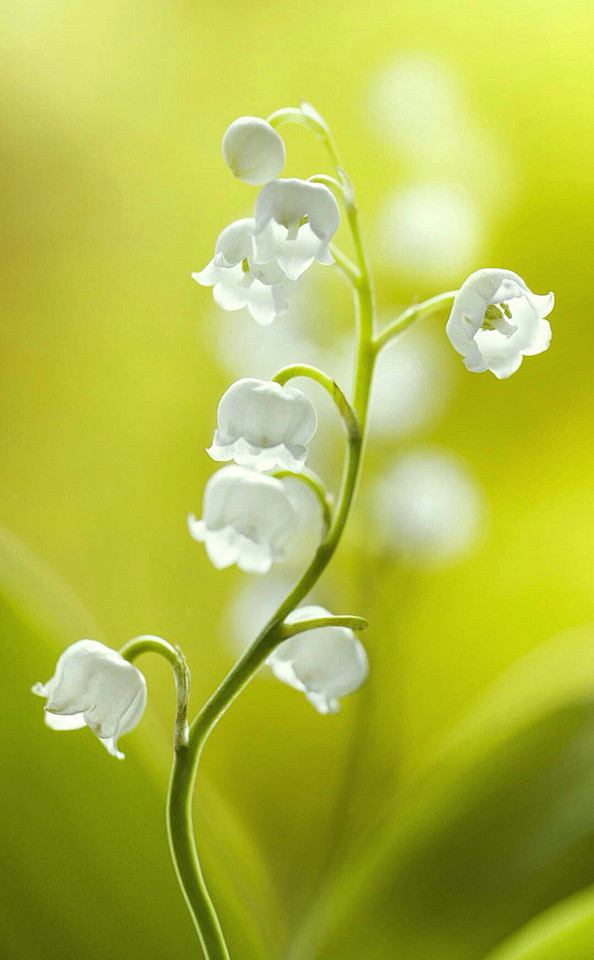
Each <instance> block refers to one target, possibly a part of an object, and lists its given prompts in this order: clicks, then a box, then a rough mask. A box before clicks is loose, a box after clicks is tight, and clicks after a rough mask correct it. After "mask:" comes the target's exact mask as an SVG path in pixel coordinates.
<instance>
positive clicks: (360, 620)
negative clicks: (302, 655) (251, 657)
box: [282, 616, 369, 640]
mask: <svg viewBox="0 0 594 960" xmlns="http://www.w3.org/2000/svg"><path fill="white" fill-rule="evenodd" d="M368 626H369V620H366V619H365V618H364V617H349V616H344V617H342V616H339V617H312V618H311V620H298V621H296V622H295V623H285V624H283V629H282V638H283V640H288V639H289V637H296V636H297V634H299V633H306V632H307V630H319V629H320V628H321V627H348V629H349V630H365V629H366V628H367V627H368Z"/></svg>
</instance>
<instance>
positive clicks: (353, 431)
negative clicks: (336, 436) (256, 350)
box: [271, 363, 361, 440]
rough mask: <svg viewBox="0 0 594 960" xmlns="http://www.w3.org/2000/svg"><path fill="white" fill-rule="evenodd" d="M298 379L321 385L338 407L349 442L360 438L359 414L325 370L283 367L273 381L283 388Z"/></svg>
mask: <svg viewBox="0 0 594 960" xmlns="http://www.w3.org/2000/svg"><path fill="white" fill-rule="evenodd" d="M296 377H307V379H308V380H313V381H314V382H315V383H319V385H320V386H321V387H322V388H323V389H324V390H325V391H326V393H328V394H329V395H330V397H331V398H332V400H333V402H334V404H335V405H336V408H337V410H338V412H339V414H340V416H341V417H342V419H343V422H344V426H345V429H346V432H347V437H348V438H349V440H350V439H352V438H353V439H357V438H359V437H360V435H361V428H360V426H359V421H358V418H357V414H356V413H355V411H354V410H353V408H352V407H351V405H350V403H349V401H348V400H347V398H346V397H345V395H344V393H343V392H342V390H341V389H340V387H339V386H338V384H337V383H336V380H333V379H332V377H329V376H328V374H327V373H324V372H323V370H318V368H317V367H312V366H310V365H309V364H308V363H292V364H291V365H290V366H289V367H283V368H282V370H279V371H278V373H275V375H274V376H273V377H272V378H271V379H272V380H273V381H274V382H275V383H280V384H281V386H284V384H285V383H288V381H289V380H294V379H295V378H296Z"/></svg>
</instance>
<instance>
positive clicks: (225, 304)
mask: <svg viewBox="0 0 594 960" xmlns="http://www.w3.org/2000/svg"><path fill="white" fill-rule="evenodd" d="M253 238H254V221H253V220H252V219H250V218H249V217H247V218H245V219H244V220H236V221H235V222H234V223H231V224H229V226H228V227H225V229H224V230H223V231H222V233H221V234H219V237H218V239H217V242H216V245H215V255H214V257H213V259H212V260H211V261H210V263H208V264H207V265H206V267H204V269H203V270H200V271H198V272H196V273H193V274H192V279H193V280H195V281H196V283H199V284H200V285H201V286H203V287H212V288H213V291H212V294H213V299H214V301H215V303H216V304H218V306H219V307H221V308H222V309H223V310H228V311H233V310H242V309H243V308H244V307H245V308H247V310H248V312H249V314H250V316H251V317H252V318H253V319H254V320H255V321H256V322H257V323H260V324H262V325H263V326H266V325H267V324H270V323H272V322H273V320H276V318H277V317H280V316H282V315H283V313H286V311H287V310H288V308H289V297H290V295H291V294H292V292H293V291H294V289H295V287H296V284H295V283H293V282H291V281H290V280H287V278H286V276H285V274H284V273H283V272H282V270H281V269H280V267H278V265H277V264H276V263H269V264H259V265H257V264H255V263H254V261H253V256H252V255H253Z"/></svg>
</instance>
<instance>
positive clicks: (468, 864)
mask: <svg viewBox="0 0 594 960" xmlns="http://www.w3.org/2000/svg"><path fill="white" fill-rule="evenodd" d="M593 811H594V631H593V630H592V629H588V630H582V631H576V632H574V633H573V634H571V635H569V636H564V637H561V638H558V639H556V640H554V641H551V642H550V643H548V644H545V645H543V646H542V647H541V648H539V649H537V650H536V651H535V652H534V653H533V654H531V655H530V656H529V657H527V658H526V659H524V660H523V661H522V662H520V663H519V664H518V665H516V667H515V668H514V669H512V670H511V671H510V672H509V673H508V674H507V675H506V676H505V677H504V679H503V680H502V681H501V682H500V683H499V684H498V685H497V686H496V688H495V689H494V690H493V691H492V693H491V695H490V696H489V697H488V698H487V699H486V700H485V702H483V704H482V705H481V706H480V707H479V708H478V709H477V710H476V711H475V712H474V714H473V715H472V716H471V717H470V718H469V719H468V721H467V722H466V723H465V724H463V726H462V727H461V728H460V729H459V730H458V731H457V732H456V733H455V734H454V735H453V736H451V737H450V738H449V740H448V742H447V743H446V744H444V746H443V749H442V750H441V751H440V754H439V756H438V757H437V759H436V760H435V762H434V763H433V765H432V767H431V768H430V769H429V770H427V771H426V773H425V774H424V775H423V776H421V777H420V778H418V779H417V780H416V781H415V782H414V783H412V784H410V785H409V787H408V788H407V789H405V790H404V792H403V795H402V796H401V797H400V798H399V799H395V801H394V804H393V808H392V812H391V815H390V818H389V821H388V822H387V823H386V824H384V826H383V827H382V829H381V830H380V831H379V832H377V833H376V834H375V835H373V836H367V837H365V838H364V842H362V843H361V844H360V846H359V847H358V848H357V849H356V850H353V852H352V854H351V855H350V858H349V860H348V862H347V863H346V865H345V866H344V867H343V869H342V871H341V874H340V876H339V877H336V878H335V879H334V881H333V882H332V883H331V884H330V885H329V887H328V888H327V889H326V890H325V892H324V893H323V894H322V895H320V897H319V898H318V900H317V902H316V904H315V905H314V907H313V909H312V911H311V912H310V914H309V916H308V917H307V918H306V920H305V922H304V925H303V928H302V930H301V932H300V933H299V935H298V936H297V937H296V939H295V942H294V945H293V950H292V953H291V954H290V956H291V958H299V960H303V958H305V957H308V958H313V957H324V958H327V957H328V958H330V957H332V958H334V957H336V958H339V957H340V958H341V960H354V958H360V957H362V956H364V957H365V958H366V960H380V958H381V960H384V958H385V957H387V956H389V957H390V958H394V960H399V958H402V960H429V958H435V960H449V958H452V960H454V958H455V960H480V958H482V957H483V956H484V954H485V953H486V952H487V951H488V950H490V949H493V947H494V946H495V945H497V944H498V943H500V942H502V941H503V940H504V939H505V938H506V937H508V936H509V935H510V934H511V933H512V932H513V931H514V930H517V929H518V928H519V927H521V926H522V925H524V924H525V923H526V922H527V921H528V920H529V919H530V918H531V917H533V916H534V915H536V914H537V913H539V912H540V911H542V910H544V909H546V908H547V907H549V906H550V905H552V904H554V903H555V902H556V901H558V900H560V899H562V898H565V897H567V896H569V895H571V894H572V893H574V892H575V891H576V890H578V889H580V888H582V887H584V886H585V885H587V884H590V883H592V882H593V881H594V815H593ZM371 812H372V811H370V813H371ZM370 819H371V816H370Z"/></svg>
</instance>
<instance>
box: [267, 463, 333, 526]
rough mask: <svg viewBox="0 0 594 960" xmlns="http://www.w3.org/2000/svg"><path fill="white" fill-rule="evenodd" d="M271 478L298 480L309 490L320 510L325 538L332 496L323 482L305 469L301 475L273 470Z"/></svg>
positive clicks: (330, 516)
mask: <svg viewBox="0 0 594 960" xmlns="http://www.w3.org/2000/svg"><path fill="white" fill-rule="evenodd" d="M271 476H273V477H276V478H277V480H285V479H286V478H288V479H290V480H299V481H301V483H304V484H305V486H306V487H308V488H309V489H310V490H311V492H312V493H313V495H314V496H315V498H316V500H317V501H318V503H319V504H320V507H321V509H322V523H323V526H324V538H325V537H326V534H327V533H328V530H329V529H330V525H331V523H332V495H331V494H330V493H329V492H328V490H327V489H326V486H325V484H324V482H323V480H322V479H321V478H320V477H318V475H317V474H316V473H314V472H313V470H308V469H307V467H304V469H303V471H302V472H301V473H294V472H293V471H292V470H275V471H274V473H272V474H271Z"/></svg>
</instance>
